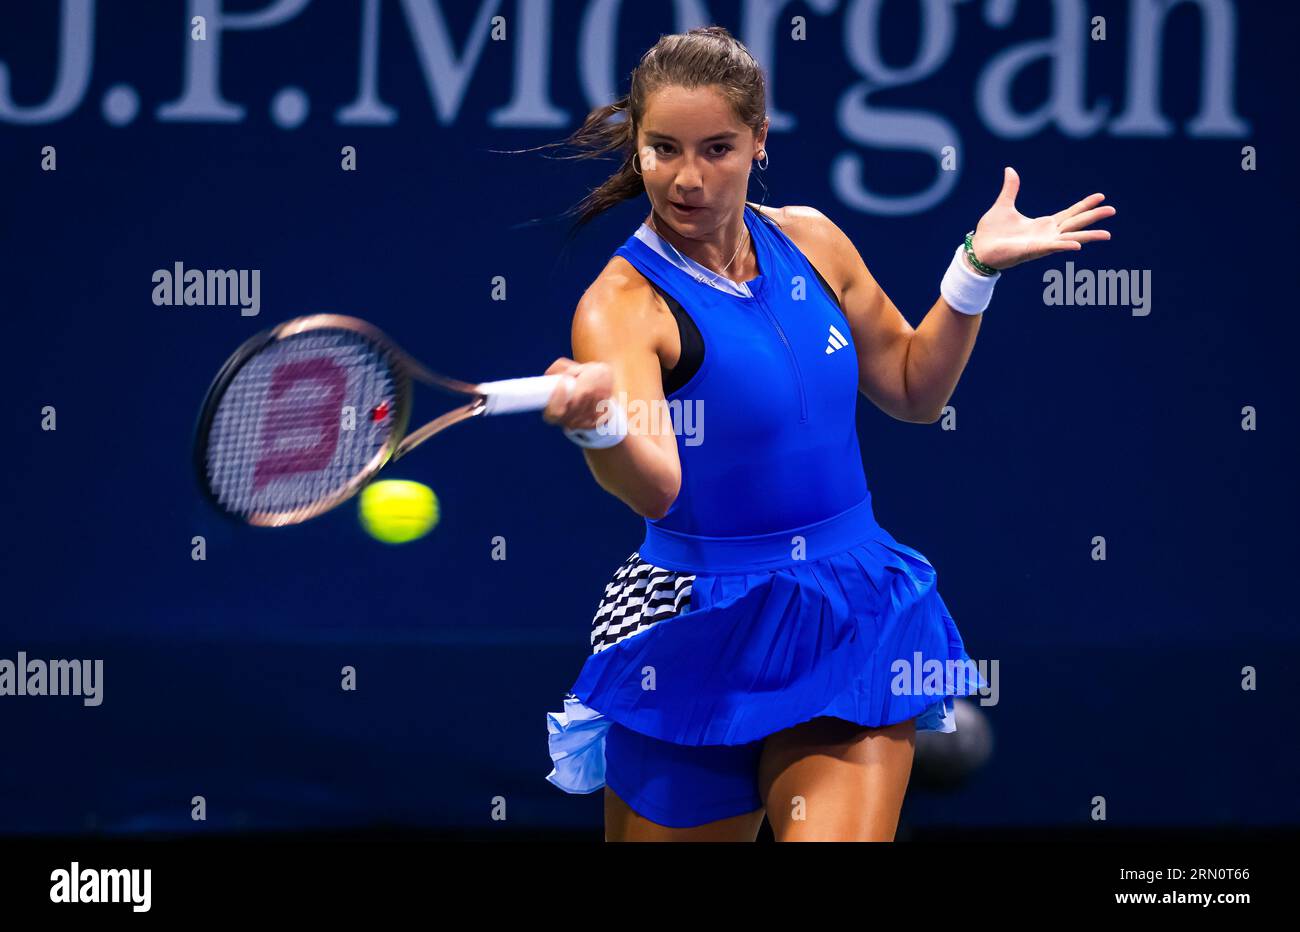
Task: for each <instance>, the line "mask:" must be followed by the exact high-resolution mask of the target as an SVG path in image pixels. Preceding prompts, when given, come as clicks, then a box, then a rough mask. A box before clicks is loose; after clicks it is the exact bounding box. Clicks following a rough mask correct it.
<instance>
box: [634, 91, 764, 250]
mask: <svg viewBox="0 0 1300 932" xmlns="http://www.w3.org/2000/svg"><path fill="white" fill-rule="evenodd" d="M636 136H637V138H636V144H637V153H638V156H637V161H638V163H639V164H640V168H641V177H642V180H643V181H644V183H645V189H646V192H647V193H648V194H649V195H650V203H651V205H652V206H653V207H654V210H655V213H657V214H658V215H659V216H660V217H662V218H664V219H665V220H667V221H669V222H670V223H671V224H672V226H673V228H674V229H676V230H677V231H678V232H680V233H681V234H682V235H683V236H688V237H690V238H692V239H697V238H703V237H707V236H708V235H709V234H710V233H711V232H712V231H714V230H717V229H718V228H720V227H721V226H723V224H724V223H725V222H726V221H728V220H730V219H734V218H735V217H736V216H737V215H738V214H739V213H740V210H741V209H742V207H743V206H744V203H745V199H746V197H747V196H748V192H749V170H750V166H751V165H752V164H753V160H754V159H755V158H757V155H758V151H759V150H760V149H762V148H763V144H764V143H765V142H766V140H767V122H766V121H764V123H763V128H762V130H761V131H760V132H759V133H758V134H757V135H755V133H754V132H753V130H751V129H750V128H749V127H748V126H746V125H745V124H744V123H742V122H741V121H740V120H739V119H738V118H737V117H736V114H735V111H734V110H733V109H732V107H731V104H730V103H728V102H727V99H726V98H725V97H723V96H722V94H721V93H720V92H719V91H718V90H717V88H715V87H697V88H693V89H687V88H684V87H663V88H660V89H659V90H657V91H655V92H654V93H653V94H651V95H650V97H649V99H648V100H647V101H646V108H645V113H644V114H643V115H642V118H641V125H640V126H639V127H638V128H637V134H636Z"/></svg>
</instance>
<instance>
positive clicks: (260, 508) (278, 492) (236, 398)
mask: <svg viewBox="0 0 1300 932" xmlns="http://www.w3.org/2000/svg"><path fill="white" fill-rule="evenodd" d="M397 392H398V387H397V380H396V378H395V376H394V373H393V368H392V364H391V362H390V360H389V358H388V356H387V354H386V353H385V352H384V351H383V349H382V348H381V347H379V346H377V345H376V344H375V343H373V342H372V341H370V340H369V339H367V338H366V337H364V336H362V335H360V334H356V333H353V332H351V331H347V330H313V331H307V332H305V333H301V334H297V335H294V336H291V337H287V338H285V339H282V340H277V341H276V342H274V343H271V344H270V345H269V346H267V347H266V348H265V349H263V350H262V351H261V352H259V353H258V354H257V355H255V356H254V357H253V358H252V359H250V360H248V361H247V362H246V363H245V364H244V365H243V367H241V368H240V370H239V372H238V373H237V374H236V376H235V377H234V379H233V380H232V381H231V383H230V385H229V386H228V387H227V388H226V391H225V393H224V394H223V395H222V397H221V400H220V402H219V403H218V405H217V409H216V413H215V416H214V417H213V420H212V426H211V429H210V431H209V435H208V447H207V455H206V468H207V476H208V483H209V487H210V489H211V491H212V493H213V496H214V497H215V498H216V500H217V502H218V503H219V504H220V505H221V506H222V507H223V508H225V509H226V510H228V511H230V512H232V513H234V514H236V515H238V516H240V517H241V518H245V519H248V518H250V517H251V516H258V515H263V516H272V517H273V516H277V515H281V516H288V515H292V514H294V513H295V512H300V511H302V510H306V509H312V508H316V507H320V506H323V505H325V504H326V503H328V502H330V501H331V500H332V499H334V498H336V497H338V496H341V495H344V494H346V493H347V492H348V491H349V490H350V486H351V485H353V484H354V483H355V482H356V481H357V480H358V479H359V478H361V477H362V476H363V475H365V474H366V473H367V472H368V471H370V470H371V469H372V468H373V467H374V466H376V465H377V463H376V458H377V457H379V456H380V455H381V453H382V451H383V450H384V447H385V444H386V443H388V441H389V440H390V438H392V436H393V432H394V430H395V429H396V423H395V422H396V418H397V408H398V401H399V399H398V397H397Z"/></svg>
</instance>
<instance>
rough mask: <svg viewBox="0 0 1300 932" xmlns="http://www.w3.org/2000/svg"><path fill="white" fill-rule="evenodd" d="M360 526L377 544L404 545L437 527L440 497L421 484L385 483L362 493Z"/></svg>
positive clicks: (389, 480) (394, 481)
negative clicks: (378, 542)
mask: <svg viewBox="0 0 1300 932" xmlns="http://www.w3.org/2000/svg"><path fill="white" fill-rule="evenodd" d="M358 511H359V512H360V515H361V526H362V527H363V528H365V530H366V533H367V534H369V535H370V536H371V537H373V538H374V539H375V540H379V541H383V542H384V543H385V544H405V543H407V542H409V541H413V540H416V539H418V538H421V537H423V536H424V535H425V534H428V533H429V532H430V531H431V530H433V528H434V525H436V524H437V523H438V496H436V495H434V494H433V489H431V488H429V487H428V486H427V485H424V484H423V483H420V482H409V481H407V480H405V479H385V480H383V481H382V482H372V483H370V485H368V486H366V487H365V488H364V489H362V490H361V500H360V503H359V507H358Z"/></svg>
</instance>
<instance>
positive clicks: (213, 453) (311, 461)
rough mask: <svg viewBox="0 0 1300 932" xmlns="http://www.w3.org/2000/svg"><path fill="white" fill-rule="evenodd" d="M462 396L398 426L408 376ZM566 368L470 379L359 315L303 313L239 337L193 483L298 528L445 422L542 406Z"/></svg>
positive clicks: (220, 382)
mask: <svg viewBox="0 0 1300 932" xmlns="http://www.w3.org/2000/svg"><path fill="white" fill-rule="evenodd" d="M412 379H417V380H419V381H421V382H424V383H425V384H427V385H432V386H434V387H435V388H440V389H443V390H444V391H447V392H452V393H455V394H460V395H469V396H470V397H471V399H472V400H471V401H470V402H469V403H467V404H464V405H461V406H460V407H458V408H454V409H453V410H451V411H448V412H447V413H446V414H443V415H442V416H440V417H437V418H435V419H434V420H432V421H430V422H429V423H427V424H425V425H424V426H423V427H421V428H420V429H419V430H416V431H414V432H413V433H410V434H408V433H406V426H407V421H408V419H409V417H410V413H411V380H412ZM563 382H567V383H568V384H567V386H566V387H567V388H568V390H569V391H570V392H572V387H573V377H572V376H570V375H564V374H560V375H542V376H535V377H532V378H523V379H506V380H504V381H499V382H481V383H479V384H477V385H475V384H471V383H469V382H461V381H458V380H456V379H450V378H447V377H445V376H441V375H438V374H436V373H433V372H430V371H429V370H428V369H426V368H425V367H424V366H422V365H420V364H419V363H418V362H416V361H415V360H414V359H412V358H411V357H410V356H408V355H407V354H406V353H404V352H403V351H402V350H401V349H400V348H399V347H398V346H397V345H396V344H395V343H393V342H392V341H391V340H389V339H388V338H387V337H386V336H384V334H383V333H381V332H380V331H379V330H377V329H376V328H374V327H372V326H371V325H370V324H368V323H366V322H365V321H363V320H358V319H357V318H355V317H344V316H342V315H339V314H314V315H312V316H310V317H298V318H296V319H294V320H290V321H286V322H285V323H283V324H280V325H279V326H278V327H276V328H275V329H273V330H270V331H268V332H266V333H261V334H258V335H257V336H255V337H253V338H252V339H250V340H249V341H248V342H246V343H245V344H244V345H243V346H241V347H240V348H239V349H238V350H236V351H235V354H234V355H233V356H231V357H230V359H228V360H227V361H226V364H225V366H223V367H222V369H221V371H220V372H219V373H218V374H217V377H216V379H215V380H214V381H213V383H212V387H211V388H209V389H208V394H207V398H206V399H205V400H204V402H203V408H202V411H201V413H200V415H199V423H198V431H197V435H196V437H195V443H194V459H195V466H196V467H197V469H198V474H199V482H200V483H201V485H202V486H203V488H204V490H205V491H206V492H207V494H208V497H209V498H210V499H211V500H212V502H213V503H214V504H215V505H216V506H217V507H218V508H220V509H221V510H222V511H224V512H226V513H227V514H230V515H232V516H234V517H236V518H239V519H240V520H242V521H245V522H247V523H248V524H253V525H259V526H263V527H279V526H282V525H286V524H297V523H299V522H302V521H306V520H307V519H309V518H314V517H316V516H317V515H319V514H323V513H324V512H326V511H328V510H330V509H331V508H334V507H336V506H337V505H341V504H342V503H343V502H345V501H347V500H348V499H349V498H351V497H352V496H353V495H355V494H356V493H357V492H358V491H360V489H361V488H362V487H363V486H364V485H365V484H366V483H367V482H369V481H370V480H371V479H372V478H374V476H375V474H376V473H378V472H379V471H380V470H381V469H383V468H384V466H386V465H387V464H388V463H390V462H392V461H393V460H396V459H398V458H399V457H402V456H404V455H406V454H407V453H409V452H410V451H411V450H413V449H415V448H416V447H417V446H419V445H420V444H422V443H424V441H426V440H428V439H429V438H430V437H432V436H433V435H434V434H436V433H438V432H439V431H442V430H444V429H446V428H448V427H450V426H451V425H453V424H457V423H459V422H461V421H464V420H467V419H469V418H472V417H477V416H479V415H486V414H511V413H514V412H518V411H541V410H542V409H544V408H545V407H546V405H547V401H548V400H549V399H550V397H551V395H552V393H553V392H554V391H555V389H556V388H557V387H558V386H559V385H560V384H561V383H563Z"/></svg>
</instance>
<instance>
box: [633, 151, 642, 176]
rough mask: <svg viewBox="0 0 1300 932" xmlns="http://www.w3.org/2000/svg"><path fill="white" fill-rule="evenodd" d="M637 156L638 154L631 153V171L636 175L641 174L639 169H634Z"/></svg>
mask: <svg viewBox="0 0 1300 932" xmlns="http://www.w3.org/2000/svg"><path fill="white" fill-rule="evenodd" d="M639 154H640V153H638V152H633V153H632V171H634V172H636V173H637V174H638V175H639V174H641V169H639V168H637V167H636V166H637V162H636V157H637V156H638V155H639Z"/></svg>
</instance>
